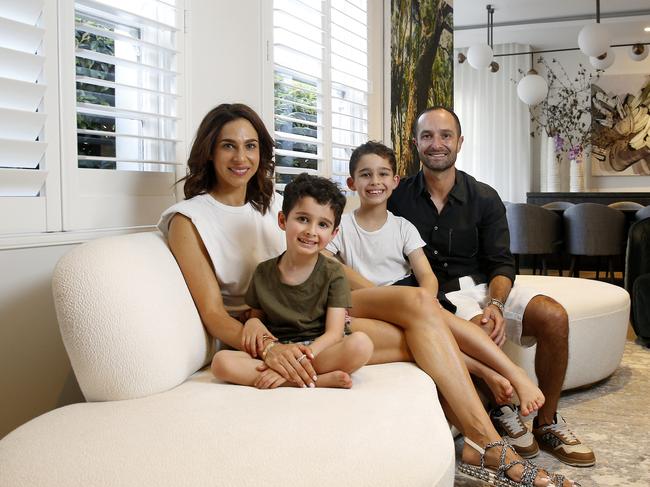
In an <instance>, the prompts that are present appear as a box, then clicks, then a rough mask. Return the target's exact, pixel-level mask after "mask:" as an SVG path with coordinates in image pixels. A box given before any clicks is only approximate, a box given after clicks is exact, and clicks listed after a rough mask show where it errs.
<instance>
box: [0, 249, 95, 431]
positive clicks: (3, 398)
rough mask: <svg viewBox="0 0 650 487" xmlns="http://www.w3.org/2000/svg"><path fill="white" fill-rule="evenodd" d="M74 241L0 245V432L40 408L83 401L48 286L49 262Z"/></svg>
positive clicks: (50, 268)
mask: <svg viewBox="0 0 650 487" xmlns="http://www.w3.org/2000/svg"><path fill="white" fill-rule="evenodd" d="M73 247H74V245H62V246H49V247H39V248H24V249H8V250H0V269H2V272H1V274H0V438H1V437H3V436H5V435H6V434H7V433H9V431H11V430H12V429H14V428H15V427H16V426H18V425H20V424H22V423H24V422H26V421H28V420H29V419H31V418H33V417H35V416H38V415H39V414H42V413H44V412H46V411H49V410H51V409H54V408H56V407H58V406H62V405H65V404H70V403H73V402H79V401H83V396H82V395H81V392H80V390H79V386H78V385H77V382H76V380H75V378H74V375H73V373H72V369H71V368H70V362H69V361H68V357H67V355H66V354H65V350H64V348H63V343H62V342H61V336H60V334H59V327H58V325H57V321H56V316H55V314H54V304H53V301H52V290H51V286H50V281H51V278H52V270H53V269H54V265H55V264H56V262H57V261H58V259H59V258H60V257H61V256H62V255H63V254H65V253H66V252H68V251H69V250H71V249H72V248H73Z"/></svg>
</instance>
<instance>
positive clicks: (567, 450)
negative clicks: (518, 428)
mask: <svg viewBox="0 0 650 487" xmlns="http://www.w3.org/2000/svg"><path fill="white" fill-rule="evenodd" d="M533 435H534V436H535V439H536V440H537V443H538V444H539V446H540V448H541V449H542V450H544V451H547V452H549V453H550V454H551V455H553V456H554V457H556V458H557V459H558V460H560V461H561V462H564V463H566V464H567V465H571V466H573V467H591V466H592V465H594V464H595V463H596V456H595V455H594V452H593V451H592V449H591V448H589V447H588V446H587V445H585V444H584V443H582V442H581V441H580V439H579V438H578V437H577V436H576V434H575V433H574V432H573V431H572V430H571V428H569V425H568V424H567V422H566V421H565V420H564V418H563V417H562V416H560V415H559V414H557V413H555V418H554V423H553V424H546V425H543V426H540V427H537V428H535V427H533Z"/></svg>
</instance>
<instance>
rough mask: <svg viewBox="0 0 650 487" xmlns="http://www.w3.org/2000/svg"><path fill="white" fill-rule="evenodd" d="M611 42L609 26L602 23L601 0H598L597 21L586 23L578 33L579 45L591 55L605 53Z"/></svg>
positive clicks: (584, 51) (585, 52)
mask: <svg viewBox="0 0 650 487" xmlns="http://www.w3.org/2000/svg"><path fill="white" fill-rule="evenodd" d="M609 44H610V35H609V31H608V29H607V27H605V26H604V25H603V24H601V23H600V0H596V23H595V24H587V25H585V26H584V27H583V28H582V29H581V30H580V33H579V34H578V47H579V48H580V50H581V51H582V52H583V53H584V54H586V55H587V56H591V57H598V56H600V55H601V54H605V52H606V51H607V48H608V47H609Z"/></svg>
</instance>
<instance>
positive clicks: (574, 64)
mask: <svg viewBox="0 0 650 487" xmlns="http://www.w3.org/2000/svg"><path fill="white" fill-rule="evenodd" d="M614 50H615V52H616V60H615V62H614V64H613V65H612V66H611V67H610V68H609V69H607V71H605V73H604V75H623V74H644V75H650V56H649V57H647V58H646V59H645V60H644V61H641V62H635V61H632V60H631V59H630V58H629V57H628V55H627V52H626V49H625V48H614ZM544 56H545V57H546V59H547V60H548V61H550V60H551V59H552V58H555V59H557V60H558V61H559V62H560V63H561V64H562V66H564V68H565V69H566V71H567V73H568V75H569V76H570V77H574V76H575V75H576V72H577V69H578V64H580V63H582V65H583V66H585V67H587V68H589V69H591V70H592V71H593V69H592V68H591V64H589V59H588V58H587V57H586V56H585V55H584V54H582V53H581V52H580V51H567V52H557V53H552V54H550V53H549V54H544ZM538 57H539V55H536V56H535V59H536V60H537V59H538ZM537 68H539V66H537V67H536V69H537ZM539 71H540V72H541V71H543V68H540V69H539ZM539 142H540V138H539V137H537V136H536V137H534V138H533V145H532V147H533V148H532V150H533V168H534V174H535V175H536V178H534V180H533V184H534V186H533V187H534V188H535V189H534V191H539V188H540V183H539V177H538V175H539V159H540V155H539V154H540V150H539ZM565 169H566V171H567V173H566V174H565V175H564V176H565V177H564V180H565V181H568V167H567V168H565ZM585 169H586V172H585V185H586V191H614V192H625V191H650V176H595V177H594V176H592V175H591V167H590V165H589V164H587V165H586V167H585ZM565 190H567V191H568V183H567V184H566V188H565Z"/></svg>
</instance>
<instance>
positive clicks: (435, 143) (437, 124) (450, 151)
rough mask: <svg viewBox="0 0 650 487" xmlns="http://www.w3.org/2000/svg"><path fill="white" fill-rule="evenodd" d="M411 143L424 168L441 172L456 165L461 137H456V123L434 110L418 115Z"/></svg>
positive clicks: (442, 112) (440, 111)
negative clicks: (415, 130) (414, 134)
mask: <svg viewBox="0 0 650 487" xmlns="http://www.w3.org/2000/svg"><path fill="white" fill-rule="evenodd" d="M413 143H414V144H415V146H416V147H417V149H418V154H419V155H420V161H422V164H423V165H424V167H425V168H427V169H429V170H430V171H434V172H442V171H445V170H446V169H449V168H450V167H452V166H453V165H454V164H455V163H456V156H457V155H458V152H459V151H460V147H461V146H462V145H463V137H460V136H459V135H458V127H457V126H456V121H455V120H454V117H453V116H452V115H451V114H450V113H448V112H446V111H445V110H434V111H431V112H426V113H424V114H422V115H420V118H419V119H418V124H417V132H416V136H415V138H414V139H413Z"/></svg>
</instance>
